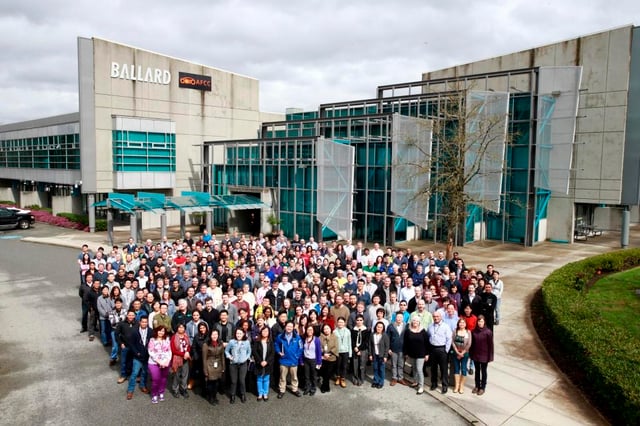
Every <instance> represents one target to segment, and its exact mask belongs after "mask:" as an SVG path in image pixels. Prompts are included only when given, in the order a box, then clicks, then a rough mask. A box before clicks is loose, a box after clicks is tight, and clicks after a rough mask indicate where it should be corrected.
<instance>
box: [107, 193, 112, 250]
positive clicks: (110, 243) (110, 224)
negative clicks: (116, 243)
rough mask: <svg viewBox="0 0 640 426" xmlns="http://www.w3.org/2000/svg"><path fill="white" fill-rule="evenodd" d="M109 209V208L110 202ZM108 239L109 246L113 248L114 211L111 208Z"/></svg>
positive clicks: (108, 210) (108, 211)
mask: <svg viewBox="0 0 640 426" xmlns="http://www.w3.org/2000/svg"><path fill="white" fill-rule="evenodd" d="M107 207H109V201H108V200H107ZM107 239H108V240H109V246H110V247H113V210H111V209H110V208H107Z"/></svg>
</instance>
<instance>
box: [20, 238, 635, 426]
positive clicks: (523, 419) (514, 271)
mask: <svg viewBox="0 0 640 426" xmlns="http://www.w3.org/2000/svg"><path fill="white" fill-rule="evenodd" d="M191 232H192V235H194V236H197V235H198V234H197V230H195V231H194V230H191ZM178 233H179V228H177V229H176V228H174V229H169V238H170V239H171V238H177V236H178ZM156 234H158V232H156V231H154V230H145V238H151V239H152V240H153V241H158V240H159V234H158V235H157V236H156ZM106 239H107V238H106V234H105V233H96V234H89V233H85V232H81V231H69V230H63V229H61V230H60V234H58V235H56V236H50V237H35V238H24V239H23V240H24V241H30V242H37V243H43V244H52V245H60V246H66V247H73V248H77V249H78V250H80V247H81V245H82V244H84V243H87V244H89V246H90V248H91V249H93V250H95V249H96V248H97V247H98V246H100V245H102V246H103V247H105V249H107V247H108V244H107V242H106ZM127 239H128V233H127V232H126V231H121V232H116V233H115V236H114V240H115V241H116V242H118V243H119V244H120V245H123V244H125V243H126V241H127ZM619 241H620V237H619V234H618V233H610V234H605V235H603V236H600V237H596V238H593V239H589V240H588V241H586V242H577V243H574V244H571V245H569V244H564V245H563V244H554V243H542V244H540V245H537V246H536V247H533V248H525V247H522V246H519V245H513V244H498V243H494V242H481V243H475V244H472V245H469V246H467V247H463V248H460V249H458V251H459V252H460V253H461V257H462V258H463V259H464V261H465V264H466V265H467V266H469V267H471V266H473V267H476V268H477V269H480V270H485V269H486V268H485V267H486V265H487V264H488V263H491V264H493V265H494V266H495V268H496V269H497V270H498V271H500V274H501V278H502V279H503V281H504V283H505V291H504V299H503V301H502V318H501V321H500V325H499V326H496V327H495V360H494V362H493V363H491V364H489V372H488V381H487V382H488V383H487V391H486V393H485V394H484V395H483V396H481V397H478V396H476V395H473V394H472V393H471V389H472V388H473V378H472V377H469V379H468V380H467V383H466V390H465V393H464V394H463V395H458V394H454V393H452V392H449V393H447V394H446V395H442V394H441V393H440V392H439V390H438V391H437V392H427V393H428V394H429V395H431V396H432V397H434V398H436V399H438V400H440V401H441V402H443V403H444V404H446V405H447V406H449V407H451V408H452V409H453V410H455V411H456V412H458V413H459V414H460V415H461V416H463V417H464V418H466V419H467V420H468V421H469V422H470V423H473V424H486V425H521V424H540V425H563V426H564V425H586V424H591V425H600V424H607V423H606V421H605V420H604V419H602V418H601V417H600V415H599V414H598V412H597V411H596V410H594V409H593V408H592V407H591V406H590V404H589V403H588V401H587V400H586V399H585V398H583V397H582V395H581V394H580V393H579V392H578V391H577V389H576V388H575V387H574V386H573V385H572V384H571V383H569V382H568V381H567V379H566V378H565V377H564V375H563V374H562V373H561V372H560V371H559V370H558V369H557V367H556V366H555V364H554V363H553V361H552V360H551V359H550V358H549V356H548V355H547V353H546V352H545V350H544V348H543V347H542V345H541V343H540V341H539V339H538V336H537V334H536V331H535V329H534V328H533V325H532V322H531V318H530V312H529V305H530V302H531V298H532V297H533V294H534V293H535V291H536V290H537V289H538V288H539V286H540V284H541V282H542V280H543V279H544V278H545V277H546V276H547V275H549V273H551V272H552V271H553V270H555V269H557V268H559V267H560V266H562V265H564V264H566V263H569V262H573V261H576V260H579V259H582V258H585V257H589V256H593V255H596V254H599V253H603V252H607V251H611V250H615V249H618V248H619V247H620V242H619ZM639 241H640V228H638V227H637V226H636V227H632V230H631V238H630V243H631V244H630V246H637V245H638V242H639ZM402 245H403V246H404V247H411V248H412V249H413V250H414V251H420V250H429V249H435V250H437V249H439V248H440V247H434V246H433V244H429V243H425V242H424V241H419V242H411V243H406V244H402Z"/></svg>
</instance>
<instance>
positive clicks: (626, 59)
mask: <svg viewBox="0 0 640 426" xmlns="http://www.w3.org/2000/svg"><path fill="white" fill-rule="evenodd" d="M632 28H633V27H632V26H626V27H622V28H618V29H614V30H611V31H605V32H601V33H597V34H592V35H588V36H584V37H580V38H576V39H572V40H566V41H563V42H560V43H555V44H551V45H547V46H541V47H537V48H534V49H529V50H524V51H521V52H516V53H512V54H509V55H504V56H499V57H495V58H490V59H486V60H482V61H478V62H474V63H469V64H465V65H459V66H456V67H451V68H446V69H443V70H438V71H432V72H427V73H424V74H423V76H422V79H423V80H430V79H437V78H447V77H456V76H464V75H471V74H480V73H488V72H495V71H506V70H512V69H521V68H530V67H540V66H578V65H579V66H582V67H583V74H582V84H581V88H580V89H581V93H580V103H579V109H578V119H577V127H576V138H575V141H576V144H575V149H574V158H573V169H575V172H574V175H573V178H572V179H571V182H570V192H569V197H570V198H571V199H573V200H574V201H575V202H581V203H594V204H598V203H607V204H617V203H620V198H621V191H622V170H623V167H622V162H623V157H624V155H623V153H624V141H625V131H626V129H625V125H626V112H627V90H628V87H629V67H630V49H631V36H632ZM530 83H531V82H530V81H529V78H528V76H519V77H518V78H517V79H513V80H509V79H507V78H506V77H499V78H492V79H489V81H488V83H487V88H491V89H493V90H507V91H513V90H514V89H513V88H515V90H520V91H529V87H530ZM554 196H557V197H560V196H561V195H558V194H554Z"/></svg>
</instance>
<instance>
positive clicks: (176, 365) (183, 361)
mask: <svg viewBox="0 0 640 426" xmlns="http://www.w3.org/2000/svg"><path fill="white" fill-rule="evenodd" d="M190 351H191V342H190V341H189V336H188V335H187V333H186V327H185V325H184V324H178V327H177V330H176V334H174V335H173V337H172V338H171V353H172V354H173V357H172V359H171V372H172V373H173V383H172V385H171V394H172V395H173V397H174V398H179V397H180V395H182V396H183V397H184V398H185V399H186V398H189V393H188V391H187V383H188V381H189V360H191V355H190V354H189V352H190ZM178 392H179V393H178Z"/></svg>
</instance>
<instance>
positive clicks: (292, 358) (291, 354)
mask: <svg viewBox="0 0 640 426" xmlns="http://www.w3.org/2000/svg"><path fill="white" fill-rule="evenodd" d="M275 349H276V352H277V353H278V354H279V355H280V382H279V387H278V399H282V397H283V396H284V392H285V391H286V390H287V375H289V377H291V392H292V393H293V394H294V395H295V396H297V397H301V396H302V394H301V393H300V391H299V390H298V365H299V364H300V359H301V357H302V340H301V339H300V336H298V333H296V332H295V331H294V326H293V321H287V323H286V325H285V326H284V331H283V332H282V333H281V334H280V335H278V337H276V342H275Z"/></svg>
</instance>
